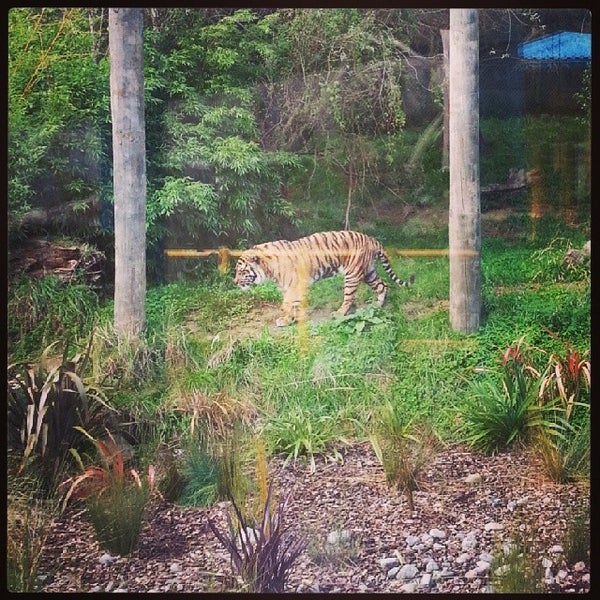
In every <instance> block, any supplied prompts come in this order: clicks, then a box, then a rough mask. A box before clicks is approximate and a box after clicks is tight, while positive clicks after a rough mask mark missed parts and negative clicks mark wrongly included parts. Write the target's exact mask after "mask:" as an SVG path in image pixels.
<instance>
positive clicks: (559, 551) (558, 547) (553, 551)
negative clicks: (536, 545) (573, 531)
mask: <svg viewBox="0 0 600 600" xmlns="http://www.w3.org/2000/svg"><path fill="white" fill-rule="evenodd" d="M548 552H550V554H562V553H563V552H564V550H563V547H562V546H561V545H560V544H554V546H552V547H551V548H550V550H548Z"/></svg>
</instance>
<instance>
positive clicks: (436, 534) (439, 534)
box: [429, 527, 446, 540]
mask: <svg viewBox="0 0 600 600" xmlns="http://www.w3.org/2000/svg"><path fill="white" fill-rule="evenodd" d="M429 535H430V536H431V537H432V538H435V539H438V540H439V539H444V538H445V537H446V532H445V531H442V530H441V529H437V528H435V527H434V528H433V529H430V530H429Z"/></svg>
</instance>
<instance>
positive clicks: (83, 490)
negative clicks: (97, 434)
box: [63, 428, 155, 555]
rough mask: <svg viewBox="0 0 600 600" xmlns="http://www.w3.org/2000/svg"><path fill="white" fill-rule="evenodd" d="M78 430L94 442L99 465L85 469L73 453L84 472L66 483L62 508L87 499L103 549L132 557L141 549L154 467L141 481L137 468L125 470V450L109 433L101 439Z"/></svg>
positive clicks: (80, 460)
mask: <svg viewBox="0 0 600 600" xmlns="http://www.w3.org/2000/svg"><path fill="white" fill-rule="evenodd" d="M78 429H79V430H80V431H81V433H83V434H84V435H85V436H86V437H88V438H89V439H90V440H91V441H92V442H93V443H94V445H95V447H96V449H97V451H98V456H99V458H100V464H94V463H92V464H89V465H87V466H85V465H84V464H83V461H82V459H81V457H80V456H79V454H78V453H77V452H76V451H73V455H74V456H75V458H76V459H77V461H78V462H79V465H80V467H81V471H82V472H81V474H80V475H78V476H75V477H72V478H70V479H69V480H67V481H66V482H65V483H64V484H63V485H64V487H65V488H66V489H67V492H66V494H65V497H64V500H63V506H66V504H67V502H69V500H70V499H71V498H82V499H84V501H85V504H86V509H87V513H88V516H89V518H90V520H91V522H92V524H93V526H94V531H95V532H96V537H97V539H98V542H99V544H100V545H101V547H103V548H105V549H106V550H108V551H109V552H112V553H114V554H119V555H128V554H131V553H132V552H133V551H134V550H135V549H136V548H137V546H138V542H139V537H140V532H141V530H142V520H143V514H144V510H145V508H146V505H147V503H148V501H149V499H150V496H151V494H152V491H153V488H154V479H155V473H154V467H153V466H152V465H150V466H149V467H148V473H147V477H145V478H144V481H142V479H141V478H140V476H139V474H138V472H137V471H136V470H135V469H129V470H126V469H125V458H124V454H123V451H122V450H121V449H120V448H119V446H118V444H117V442H116V441H115V439H114V437H113V436H112V435H111V434H110V432H108V431H107V437H106V438H105V439H104V440H101V439H96V438H94V437H92V436H91V435H90V434H88V433H87V432H86V431H85V430H83V429H82V428H78Z"/></svg>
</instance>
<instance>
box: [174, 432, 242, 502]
mask: <svg viewBox="0 0 600 600" xmlns="http://www.w3.org/2000/svg"><path fill="white" fill-rule="evenodd" d="M242 447H243V445H242V435H241V432H240V431H239V430H238V429H237V428H233V429H231V430H229V431H227V432H226V433H225V434H224V435H223V436H221V437H220V438H218V439H216V438H215V437H214V434H213V433H212V432H210V431H204V432H203V433H202V434H201V436H200V438H198V437H192V439H190V441H189V442H188V445H187V451H186V453H185V457H184V460H185V462H184V465H183V467H182V469H181V474H182V476H183V479H184V482H185V483H184V486H183V490H182V492H181V496H180V498H179V502H181V504H183V505H185V506H210V505H211V504H213V503H214V502H216V501H218V500H227V499H228V498H235V500H236V501H238V502H241V501H243V499H244V497H245V496H246V493H247V491H248V490H247V488H246V486H245V483H244V482H245V480H244V475H243V473H242Z"/></svg>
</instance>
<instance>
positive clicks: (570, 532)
mask: <svg viewBox="0 0 600 600" xmlns="http://www.w3.org/2000/svg"><path fill="white" fill-rule="evenodd" d="M590 541H591V537H590V509H589V505H588V506H585V507H584V508H582V509H579V510H574V511H572V512H571V514H570V515H569V519H568V521H567V529H566V531H565V534H564V542H563V548H564V552H565V559H566V560H567V561H569V562H570V563H571V564H574V563H577V562H579V561H585V562H586V563H588V562H589V560H590V546H591V544H590Z"/></svg>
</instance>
